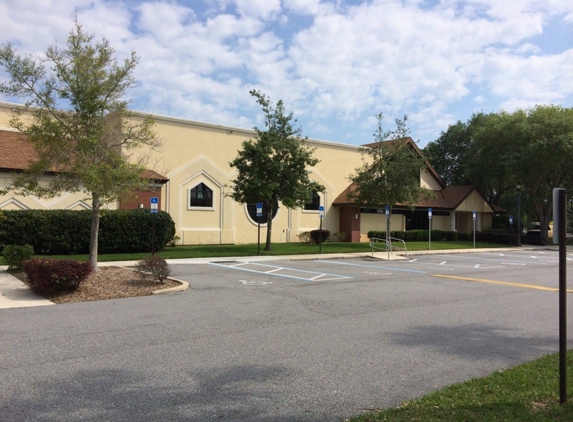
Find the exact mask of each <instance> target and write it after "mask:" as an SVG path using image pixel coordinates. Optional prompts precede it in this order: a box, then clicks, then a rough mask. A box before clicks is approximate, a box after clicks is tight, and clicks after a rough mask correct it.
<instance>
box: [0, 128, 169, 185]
mask: <svg viewBox="0 0 573 422" xmlns="http://www.w3.org/2000/svg"><path fill="white" fill-rule="evenodd" d="M37 159H38V155H37V154H36V151H34V147H33V146H32V144H31V143H30V142H28V137H27V136H26V135H25V134H24V133H21V132H16V131H12V130H1V129H0V171H4V172H18V173H19V172H22V171H23V170H25V169H27V168H28V166H29V165H30V163H31V162H33V161H35V160H37ZM140 177H141V178H143V179H149V180H152V181H154V182H157V183H165V182H167V181H169V179H168V178H167V177H165V176H163V175H161V174H159V173H157V172H156V171H153V170H145V171H144V172H143V173H141V176H140Z"/></svg>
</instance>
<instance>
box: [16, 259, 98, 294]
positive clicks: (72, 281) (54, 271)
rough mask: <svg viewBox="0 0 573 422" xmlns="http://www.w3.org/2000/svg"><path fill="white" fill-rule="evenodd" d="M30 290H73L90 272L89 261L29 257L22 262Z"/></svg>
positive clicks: (49, 291)
mask: <svg viewBox="0 0 573 422" xmlns="http://www.w3.org/2000/svg"><path fill="white" fill-rule="evenodd" d="M22 268H23V269H24V272H25V273H26V275H27V276H28V282H29V284H30V287H31V288H32V290H35V291H39V292H43V293H51V292H57V291H62V290H75V289H77V288H78V286H79V285H80V283H81V282H82V281H84V280H85V279H86V278H87V277H88V276H89V275H90V273H91V272H92V267H91V265H90V263H89V262H85V261H84V262H79V261H70V260H55V259H30V260H27V261H23V262H22Z"/></svg>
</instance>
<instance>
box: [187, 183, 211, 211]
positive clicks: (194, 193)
mask: <svg viewBox="0 0 573 422" xmlns="http://www.w3.org/2000/svg"><path fill="white" fill-rule="evenodd" d="M189 205H190V206H192V207H213V191H212V190H211V189H209V188H208V187H207V185H205V184H204V183H199V184H198V185H197V186H195V187H194V188H193V189H191V198H190V200H189Z"/></svg>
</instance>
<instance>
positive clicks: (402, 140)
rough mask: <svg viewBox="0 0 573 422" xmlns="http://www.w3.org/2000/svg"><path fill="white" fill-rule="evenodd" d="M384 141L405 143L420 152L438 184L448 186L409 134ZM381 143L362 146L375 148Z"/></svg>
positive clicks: (417, 152)
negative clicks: (405, 136)
mask: <svg viewBox="0 0 573 422" xmlns="http://www.w3.org/2000/svg"><path fill="white" fill-rule="evenodd" d="M383 142H384V143H386V142H387V143H390V144H400V143H403V144H404V145H406V146H408V147H410V148H411V149H412V150H413V151H414V152H415V153H416V154H418V155H419V156H420V157H421V158H422V160H424V164H425V165H426V169H427V170H428V172H429V173H430V174H431V175H432V177H433V178H434V179H435V180H436V181H437V182H438V184H439V185H440V186H441V187H442V188H445V187H446V183H445V182H444V180H443V179H442V178H441V177H440V175H439V174H438V172H437V171H436V170H435V169H434V167H433V166H432V165H431V164H430V162H429V161H428V160H427V159H426V157H424V154H423V153H422V150H420V148H419V147H418V145H416V142H414V140H413V139H412V138H410V137H409V136H408V137H407V138H399V139H390V140H387V141H383ZM379 144H380V143H379V142H371V143H369V144H364V145H362V147H363V148H374V147H376V146H378V145H379Z"/></svg>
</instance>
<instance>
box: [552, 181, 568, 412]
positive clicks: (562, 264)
mask: <svg viewBox="0 0 573 422" xmlns="http://www.w3.org/2000/svg"><path fill="white" fill-rule="evenodd" d="M566 206H567V192H566V191H565V189H563V188H555V189H553V243H557V244H559V402H560V403H561V404H564V403H566V402H567V244H566V242H565V241H566V237H567V208H566Z"/></svg>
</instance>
